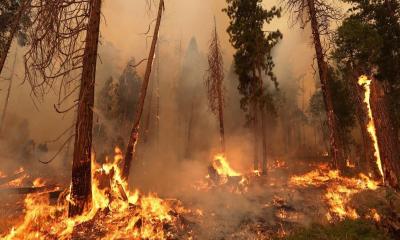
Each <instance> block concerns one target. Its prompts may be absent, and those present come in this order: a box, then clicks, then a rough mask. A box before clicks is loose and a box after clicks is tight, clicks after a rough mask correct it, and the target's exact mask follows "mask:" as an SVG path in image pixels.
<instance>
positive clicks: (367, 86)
mask: <svg viewBox="0 0 400 240" xmlns="http://www.w3.org/2000/svg"><path fill="white" fill-rule="evenodd" d="M358 84H359V85H360V86H362V87H363V88H364V90H365V93H364V102H365V103H366V104H367V109H368V119H369V121H368V125H367V130H368V133H369V134H370V136H371V138H372V142H373V143H374V156H375V158H376V164H377V165H378V169H379V172H380V174H381V175H382V180H383V181H384V180H385V175H384V174H383V168H382V161H381V154H380V152H379V144H378V138H377V137H376V128H375V121H374V116H373V115H372V108H371V80H369V79H368V78H367V76H365V75H363V76H361V77H360V78H359V79H358Z"/></svg>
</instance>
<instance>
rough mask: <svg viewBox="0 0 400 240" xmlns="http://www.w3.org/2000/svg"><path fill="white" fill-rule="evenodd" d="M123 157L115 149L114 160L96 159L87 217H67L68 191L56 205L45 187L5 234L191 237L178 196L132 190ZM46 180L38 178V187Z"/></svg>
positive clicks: (28, 200)
mask: <svg viewBox="0 0 400 240" xmlns="http://www.w3.org/2000/svg"><path fill="white" fill-rule="evenodd" d="M121 159H122V153H121V151H120V150H119V149H118V148H116V150H115V157H114V159H113V161H108V160H106V163H104V164H102V165H97V164H96V163H95V162H94V161H93V169H94V170H93V174H92V175H93V176H92V202H91V207H90V208H88V209H87V211H86V212H85V213H84V214H83V215H82V216H79V217H75V218H68V211H67V210H68V204H69V203H72V204H73V202H71V199H70V197H69V191H68V190H66V191H64V192H63V193H62V194H60V197H59V199H58V201H57V204H55V205H54V204H52V203H51V202H50V197H49V194H48V193H46V192H44V193H35V194H28V195H27V197H26V198H25V200H24V203H25V204H24V206H25V210H24V219H23V221H22V222H21V223H19V224H18V225H16V226H15V227H13V228H12V229H11V231H10V232H9V233H8V234H7V235H5V236H3V239H71V238H78V239H124V238H129V239H171V238H177V236H178V234H182V233H184V235H185V234H186V238H188V237H190V236H189V234H190V233H189V232H187V231H183V230H182V229H183V228H184V224H183V223H182V221H181V219H180V214H181V213H183V212H187V213H189V211H186V210H185V209H184V208H183V207H182V205H181V203H180V202H179V201H177V200H162V199H160V198H158V197H157V196H156V195H155V194H149V195H148V196H142V195H141V194H139V192H138V191H137V190H136V191H133V192H131V191H129V190H128V188H127V183H126V182H125V181H123V180H122V178H121V174H120V170H119V167H118V166H119V162H120V161H121ZM44 184H45V183H44V182H43V181H42V180H41V181H39V180H37V181H34V187H40V186H44Z"/></svg>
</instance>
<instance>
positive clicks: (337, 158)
mask: <svg viewBox="0 0 400 240" xmlns="http://www.w3.org/2000/svg"><path fill="white" fill-rule="evenodd" d="M307 4H308V9H309V14H310V20H311V29H312V35H313V41H314V47H315V52H316V56H317V63H318V73H319V78H320V81H321V89H322V94H323V96H324V103H325V108H326V113H327V120H328V127H329V131H330V144H331V154H332V157H333V161H334V166H335V167H336V168H339V169H342V168H343V167H344V166H345V164H344V156H343V149H342V147H341V144H340V137H339V133H338V126H337V122H336V115H335V113H334V109H333V99H332V93H331V90H330V89H329V82H328V81H329V80H328V64H327V62H326V61H325V58H324V53H323V49H322V44H321V36H320V32H319V23H318V20H317V15H316V14H317V13H316V10H315V5H314V0H307Z"/></svg>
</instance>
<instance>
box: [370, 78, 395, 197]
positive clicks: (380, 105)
mask: <svg viewBox="0 0 400 240" xmlns="http://www.w3.org/2000/svg"><path fill="white" fill-rule="evenodd" d="M386 98H387V97H386V94H385V91H384V89H383V87H382V86H381V83H380V82H378V81H377V80H375V79H373V80H372V83H371V109H372V114H373V117H374V123H375V127H376V135H377V139H378V145H379V152H380V156H381V161H382V165H383V172H384V178H385V181H387V182H388V183H389V185H390V186H392V187H393V188H395V189H399V177H400V168H399V163H398V162H399V159H400V153H399V146H400V144H399V139H398V138H397V134H396V132H395V131H394V129H395V128H394V126H393V123H392V121H391V119H390V113H389V109H388V107H387V106H388V104H387V99H386Z"/></svg>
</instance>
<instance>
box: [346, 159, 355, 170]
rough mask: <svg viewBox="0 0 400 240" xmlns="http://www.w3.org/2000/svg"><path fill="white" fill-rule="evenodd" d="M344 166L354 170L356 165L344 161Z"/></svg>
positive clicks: (348, 160) (347, 160)
mask: <svg viewBox="0 0 400 240" xmlns="http://www.w3.org/2000/svg"><path fill="white" fill-rule="evenodd" d="M346 166H347V167H348V168H355V167H356V165H355V164H354V163H352V162H351V161H350V159H346Z"/></svg>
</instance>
